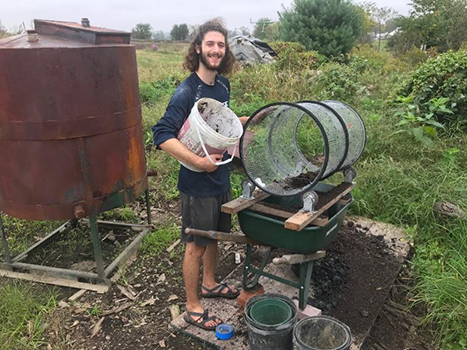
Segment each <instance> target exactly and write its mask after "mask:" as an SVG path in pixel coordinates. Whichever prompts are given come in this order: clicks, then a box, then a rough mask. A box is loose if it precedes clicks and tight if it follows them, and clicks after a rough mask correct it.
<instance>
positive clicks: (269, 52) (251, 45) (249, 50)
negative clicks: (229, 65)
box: [229, 35, 277, 64]
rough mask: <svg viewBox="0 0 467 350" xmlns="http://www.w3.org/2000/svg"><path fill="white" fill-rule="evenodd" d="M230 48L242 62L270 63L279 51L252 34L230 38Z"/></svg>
mask: <svg viewBox="0 0 467 350" xmlns="http://www.w3.org/2000/svg"><path fill="white" fill-rule="evenodd" d="M229 46H230V50H231V51H232V53H233V54H234V56H235V58H236V59H237V61H239V62H241V63H242V64H253V63H270V62H273V61H274V57H276V56H277V53H276V52H275V51H274V50H273V49H272V48H271V47H270V46H269V45H268V44H266V43H265V42H264V41H262V40H260V39H257V38H255V37H252V36H250V35H248V36H247V35H238V36H234V37H232V38H230V39H229Z"/></svg>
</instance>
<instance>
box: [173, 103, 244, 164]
mask: <svg viewBox="0 0 467 350" xmlns="http://www.w3.org/2000/svg"><path fill="white" fill-rule="evenodd" d="M242 133H243V127H242V123H241V122H240V119H238V117H237V116H236V115H235V113H234V112H232V110H231V109H230V108H228V107H227V106H224V105H223V104H222V103H220V102H219V101H216V100H214V99H212V98H202V99H200V100H198V101H197V102H196V103H195V105H194V106H193V108H192V109H191V113H190V115H189V116H188V118H187V120H186V121H185V123H184V124H183V126H182V128H181V129H180V131H179V133H178V139H179V140H180V142H181V143H183V144H184V145H185V146H186V147H187V148H188V149H189V150H190V151H192V152H193V153H195V154H196V155H198V156H200V157H203V156H206V157H208V159H209V160H210V161H211V163H212V164H215V165H223V164H227V163H229V162H231V161H232V159H233V158H234V156H235V145H236V144H237V142H238V141H239V140H240V137H241V136H242ZM226 150H230V151H231V153H232V156H231V157H230V159H227V160H225V161H223V162H218V163H216V162H214V160H213V159H212V158H211V156H210V155H211V154H223V153H224V152H225V151H226ZM180 163H181V164H182V165H183V166H184V167H186V168H188V169H190V170H192V171H196V172H202V171H203V170H201V169H198V168H196V167H194V166H192V165H190V164H186V163H184V162H180Z"/></svg>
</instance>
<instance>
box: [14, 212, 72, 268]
mask: <svg viewBox="0 0 467 350" xmlns="http://www.w3.org/2000/svg"><path fill="white" fill-rule="evenodd" d="M68 223H69V221H67V222H65V223H64V224H63V225H61V226H59V227H58V228H56V229H55V230H54V231H52V232H50V233H49V234H48V235H47V236H45V237H44V238H42V239H41V240H40V241H38V242H36V243H34V244H33V245H32V246H30V247H29V248H28V249H26V250H25V251H24V252H22V253H19V254H18V255H17V256H15V257H14V258H13V261H15V262H17V261H20V260H22V259H24V258H25V257H27V256H28V254H29V253H31V252H32V251H33V250H35V249H36V248H38V247H39V246H41V245H42V244H44V243H45V242H47V241H48V240H49V239H51V238H52V237H54V236H55V235H56V234H57V233H60V232H63V231H64V230H65V228H66V226H67V225H68Z"/></svg>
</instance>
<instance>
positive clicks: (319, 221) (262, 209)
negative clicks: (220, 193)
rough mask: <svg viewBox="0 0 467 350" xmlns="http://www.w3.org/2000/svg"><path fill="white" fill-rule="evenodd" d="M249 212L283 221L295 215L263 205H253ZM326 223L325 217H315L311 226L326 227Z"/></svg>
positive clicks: (327, 219) (326, 218)
mask: <svg viewBox="0 0 467 350" xmlns="http://www.w3.org/2000/svg"><path fill="white" fill-rule="evenodd" d="M250 210H253V211H256V212H259V213H263V214H269V215H274V216H277V217H279V218H283V219H288V218H290V217H292V216H294V215H295V214H296V213H291V212H289V211H285V210H280V209H276V208H271V207H268V206H267V205H263V204H261V203H257V204H253V205H252V206H251V207H250ZM328 221H329V218H328V217H326V216H324V215H321V216H319V217H317V218H316V219H315V220H313V222H312V223H311V224H312V225H315V226H320V227H323V226H324V225H326V224H327V223H328Z"/></svg>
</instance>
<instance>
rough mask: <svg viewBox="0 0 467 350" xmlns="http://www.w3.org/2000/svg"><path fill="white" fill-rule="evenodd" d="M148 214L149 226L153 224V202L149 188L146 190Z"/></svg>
mask: <svg viewBox="0 0 467 350" xmlns="http://www.w3.org/2000/svg"><path fill="white" fill-rule="evenodd" d="M146 212H147V213H148V225H151V224H152V219H151V201H150V200H149V188H148V189H147V190H146Z"/></svg>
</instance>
